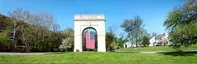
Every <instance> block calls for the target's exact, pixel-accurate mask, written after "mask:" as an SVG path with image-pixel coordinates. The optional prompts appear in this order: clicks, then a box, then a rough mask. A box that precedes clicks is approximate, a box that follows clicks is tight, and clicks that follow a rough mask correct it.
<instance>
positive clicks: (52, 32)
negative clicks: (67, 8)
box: [8, 9, 62, 52]
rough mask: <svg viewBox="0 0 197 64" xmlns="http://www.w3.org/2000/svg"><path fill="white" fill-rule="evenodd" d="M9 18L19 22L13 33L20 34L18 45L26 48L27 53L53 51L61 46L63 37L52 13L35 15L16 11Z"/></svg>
mask: <svg viewBox="0 0 197 64" xmlns="http://www.w3.org/2000/svg"><path fill="white" fill-rule="evenodd" d="M8 16H9V17H11V18H12V19H15V20H17V21H16V22H14V25H13V26H14V28H13V32H14V34H15V33H18V34H19V36H20V38H19V39H18V40H19V41H20V42H18V43H16V44H17V45H18V46H25V49H26V51H27V52H30V51H31V50H34V51H53V50H54V49H55V48H58V46H59V45H60V43H61V40H62V36H61V35H60V32H59V31H58V25H57V24H55V22H54V17H53V15H51V14H50V13H47V12H41V13H34V14H33V13H30V11H26V10H22V9H16V10H14V11H12V12H9V15H8ZM54 36H55V37H54Z"/></svg>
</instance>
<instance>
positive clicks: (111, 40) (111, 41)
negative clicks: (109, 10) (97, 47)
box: [105, 26, 116, 51]
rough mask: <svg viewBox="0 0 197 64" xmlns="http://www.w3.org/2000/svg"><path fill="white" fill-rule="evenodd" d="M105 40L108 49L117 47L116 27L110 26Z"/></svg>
mask: <svg viewBox="0 0 197 64" xmlns="http://www.w3.org/2000/svg"><path fill="white" fill-rule="evenodd" d="M105 40H106V48H107V50H110V51H113V50H112V49H115V48H116V36H115V29H114V28H113V27H112V26H110V27H108V31H107V32H106V34H105Z"/></svg>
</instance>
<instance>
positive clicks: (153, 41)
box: [149, 33, 171, 46]
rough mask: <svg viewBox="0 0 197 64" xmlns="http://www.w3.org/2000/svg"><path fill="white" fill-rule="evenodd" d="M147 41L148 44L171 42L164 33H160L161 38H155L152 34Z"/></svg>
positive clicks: (160, 44) (168, 43)
mask: <svg viewBox="0 0 197 64" xmlns="http://www.w3.org/2000/svg"><path fill="white" fill-rule="evenodd" d="M149 43H150V44H149V46H166V45H170V44H171V42H169V39H168V35H166V34H165V33H163V34H162V37H161V39H159V38H156V36H153V37H152V38H151V39H150V40H149Z"/></svg>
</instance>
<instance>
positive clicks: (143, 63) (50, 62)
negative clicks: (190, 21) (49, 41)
mask: <svg viewBox="0 0 197 64" xmlns="http://www.w3.org/2000/svg"><path fill="white" fill-rule="evenodd" d="M155 48H156V49H155ZM196 48H197V47H196V46H192V47H190V48H186V49H184V50H193V49H195V50H196ZM172 50H173V49H172V48H169V47H145V48H138V49H133V48H128V49H120V50H117V51H127V52H106V53H101V52H78V53H74V52H70V53H50V54H45V55H0V64H196V63H197V53H185V54H184V55H175V54H176V53H154V54H147V53H132V52H131V51H138V52H139V51H172Z"/></svg>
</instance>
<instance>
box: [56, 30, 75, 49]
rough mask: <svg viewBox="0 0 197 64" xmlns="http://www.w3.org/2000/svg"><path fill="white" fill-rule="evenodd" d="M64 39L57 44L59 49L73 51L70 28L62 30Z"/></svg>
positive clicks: (72, 36) (72, 31)
mask: <svg viewBox="0 0 197 64" xmlns="http://www.w3.org/2000/svg"><path fill="white" fill-rule="evenodd" d="M63 34H64V39H63V40H62V44H61V45H60V46H59V48H60V49H61V50H66V51H73V49H74V30H73V29H72V28H66V29H65V30H64V32H63Z"/></svg>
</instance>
